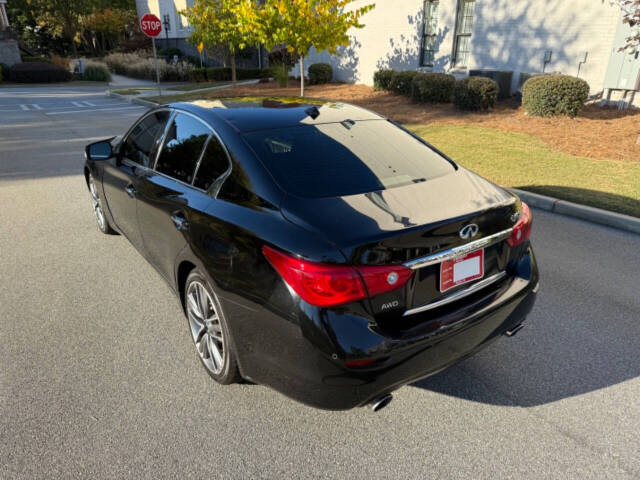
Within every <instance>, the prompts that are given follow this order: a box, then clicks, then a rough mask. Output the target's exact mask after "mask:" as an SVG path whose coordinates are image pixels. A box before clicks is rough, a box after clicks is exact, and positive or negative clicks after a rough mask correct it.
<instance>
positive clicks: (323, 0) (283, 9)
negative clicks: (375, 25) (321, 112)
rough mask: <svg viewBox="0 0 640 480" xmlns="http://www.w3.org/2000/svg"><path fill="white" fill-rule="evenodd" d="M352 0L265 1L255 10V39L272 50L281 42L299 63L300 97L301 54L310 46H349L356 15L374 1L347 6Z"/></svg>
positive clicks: (357, 21)
mask: <svg viewBox="0 0 640 480" xmlns="http://www.w3.org/2000/svg"><path fill="white" fill-rule="evenodd" d="M352 2H353V0H266V1H265V4H264V6H263V7H262V8H260V9H259V11H258V15H259V21H258V22H257V27H258V28H259V32H260V34H259V39H260V41H261V42H262V43H264V44H265V46H266V47H267V48H269V49H272V48H273V47H275V46H276V45H279V44H285V45H286V47H287V50H289V51H290V52H291V53H293V54H295V55H296V57H297V58H298V60H299V62H300V96H302V97H303V96H304V57H305V56H307V55H308V54H309V50H310V49H311V47H315V49H316V50H317V51H321V50H328V51H329V53H332V54H335V53H337V49H338V47H341V46H347V45H349V37H348V35H347V32H348V31H349V29H350V28H352V27H353V28H362V27H364V25H363V24H361V23H360V17H361V16H362V15H364V14H365V13H367V12H368V11H370V10H372V9H373V8H374V7H375V4H370V5H366V6H363V7H360V8H356V9H351V8H348V7H350V6H351V5H350V4H351V3H352Z"/></svg>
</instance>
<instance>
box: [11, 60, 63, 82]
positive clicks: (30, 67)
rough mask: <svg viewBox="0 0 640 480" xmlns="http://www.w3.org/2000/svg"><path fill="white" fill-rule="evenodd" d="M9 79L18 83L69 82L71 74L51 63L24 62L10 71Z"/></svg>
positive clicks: (17, 64)
mask: <svg viewBox="0 0 640 480" xmlns="http://www.w3.org/2000/svg"><path fill="white" fill-rule="evenodd" d="M9 78H10V79H11V81H13V82H18V83H50V82H68V81H69V80H71V72H69V71H68V70H65V69H64V68H62V67H60V66H58V65H53V64H50V63H42V62H22V63H16V64H15V65H13V66H12V67H11V68H10V69H9Z"/></svg>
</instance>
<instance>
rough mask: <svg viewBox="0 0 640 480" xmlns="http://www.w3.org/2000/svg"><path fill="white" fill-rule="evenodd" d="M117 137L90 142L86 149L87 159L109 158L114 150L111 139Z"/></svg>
mask: <svg viewBox="0 0 640 480" xmlns="http://www.w3.org/2000/svg"><path fill="white" fill-rule="evenodd" d="M114 138H115V137H111V138H108V139H106V140H100V141H99V142H94V143H90V144H89V145H87V146H86V147H85V149H84V152H85V155H86V156H87V160H107V159H108V158H111V157H113V155H114V151H113V147H112V146H111V140H113V139H114Z"/></svg>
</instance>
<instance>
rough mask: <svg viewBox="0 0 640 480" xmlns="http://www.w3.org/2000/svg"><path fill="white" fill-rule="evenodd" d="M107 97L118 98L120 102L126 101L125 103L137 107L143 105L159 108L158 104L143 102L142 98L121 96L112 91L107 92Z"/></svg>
mask: <svg viewBox="0 0 640 480" xmlns="http://www.w3.org/2000/svg"><path fill="white" fill-rule="evenodd" d="M105 93H106V95H107V97H111V98H117V99H118V100H124V101H125V102H129V103H135V104H136V105H142V106H143V107H157V106H158V104H157V103H153V102H150V101H148V100H142V99H141V98H137V97H134V96H131V95H120V94H119V93H113V92H112V91H110V90H107V91H106V92H105Z"/></svg>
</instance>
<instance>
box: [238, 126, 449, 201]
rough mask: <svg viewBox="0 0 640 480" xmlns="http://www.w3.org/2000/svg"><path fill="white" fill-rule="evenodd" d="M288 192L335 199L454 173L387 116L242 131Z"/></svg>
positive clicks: (444, 160)
mask: <svg viewBox="0 0 640 480" xmlns="http://www.w3.org/2000/svg"><path fill="white" fill-rule="evenodd" d="M244 138H245V140H246V141H247V142H248V143H249V145H250V146H251V147H252V148H253V149H254V151H255V152H256V153H257V154H258V156H259V157H260V159H261V160H262V161H263V162H264V164H265V166H266V167H267V169H269V170H270V171H271V173H272V175H273V176H274V177H275V179H276V181H277V182H278V184H280V186H281V187H282V188H283V189H284V190H285V191H287V192H289V193H291V194H293V195H297V196H300V197H335V196H343V195H353V194H357V193H366V192H373V191H376V190H384V189H387V188H393V187H398V186H401V185H408V184H411V183H419V182H424V181H427V180H430V179H432V178H436V177H439V176H442V175H446V174H447V173H449V172H453V171H454V167H453V165H452V164H451V163H450V162H448V161H447V160H446V159H445V158H443V157H442V156H441V155H439V154H438V153H436V152H434V151H433V150H431V149H430V148H429V147H427V146H426V145H425V144H423V143H422V142H420V141H419V140H417V139H416V138H414V137H413V136H411V135H409V134H408V133H407V132H405V131H403V130H402V129H400V128H398V127H396V126H395V125H393V124H392V123H390V122H388V121H386V120H363V121H356V122H354V121H351V120H347V121H344V122H342V123H327V124H319V125H303V126H297V127H290V128H284V129H274V130H260V131H256V132H250V133H247V134H245V135H244Z"/></svg>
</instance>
